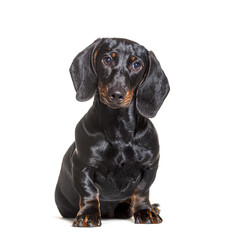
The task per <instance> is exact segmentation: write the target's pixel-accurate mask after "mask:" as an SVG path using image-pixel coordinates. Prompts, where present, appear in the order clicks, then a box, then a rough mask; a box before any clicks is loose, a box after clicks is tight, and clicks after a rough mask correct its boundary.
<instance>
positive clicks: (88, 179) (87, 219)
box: [72, 165, 101, 227]
mask: <svg viewBox="0 0 240 240" xmlns="http://www.w3.org/2000/svg"><path fill="white" fill-rule="evenodd" d="M93 174H94V172H93V169H92V168H91V167H90V168H88V167H85V168H83V169H82V170H79V166H75V165H74V166H73V181H74V186H75V189H76V190H77V192H78V194H79V196H80V201H79V212H78V213H77V216H76V218H75V219H74V221H73V224H72V225H73V226H74V227H98V226H101V213H100V201H99V191H98V189H97V188H96V186H95V184H94V182H93Z"/></svg>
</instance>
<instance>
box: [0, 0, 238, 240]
mask: <svg viewBox="0 0 240 240" xmlns="http://www.w3.org/2000/svg"><path fill="white" fill-rule="evenodd" d="M237 3H238V1H231V0H228V1H221V0H219V1H210V0H208V1H203V0H202V1H193V0H191V1H186V0H184V1H173V0H168V1H151V0H147V1H141V0H138V1H130V0H126V1H125V0H121V1H120V0H119V1H113V0H112V1H105V0H102V1H91V0H88V1H71V0H68V1H61V0H59V1H50V0H49V1H43V0H42V1H23V0H22V1H11V0H9V1H1V3H0V24H1V28H0V31H1V36H0V41H1V43H0V84H1V85H0V104H1V108H0V111H1V118H0V121H1V124H0V138H1V139H0V141H1V142H0V147H1V153H0V161H1V165H0V166H1V168H0V178H1V179H0V184H1V186H0V187H1V188H0V193H1V196H0V221H1V223H0V224H1V225H0V226H1V230H0V235H2V236H1V239H50V238H52V239H72V238H74V239H134V238H138V239H139V238H141V239H146V238H148V239H150V238H156V237H157V238H159V239H231V240H232V239H239V238H240V231H239V226H240V220H239V219H240V206H239V205H240V191H239V183H240V176H239V171H240V168H239V167H240V164H239V161H240V153H239V152H240V149H239V140H240V139H239V138H240V137H239V136H240V128H239V122H240V116H239V103H240V94H239V91H240V83H239V82H240V68H239V67H240V66H239V64H240V47H239V45H240V33H239V29H240V26H239V23H240V14H239V6H238V4H237ZM98 37H122V38H128V39H131V40H134V41H136V42H138V43H140V44H142V45H144V46H145V47H146V48H147V49H149V50H153V52H154V53H155V54H156V56H157V58H158V59H159V61H160V62H161V65H162V68H163V69H164V71H165V73H166V75H167V76H168V78H169V82H170V86H171V91H170V94H169V95H168V97H167V99H166V101H165V102H164V104H163V106H162V108H161V109H160V111H159V113H158V115H157V117H155V119H153V122H154V124H155V126H156V128H157V130H158V133H159V138H160V143H161V161H160V166H159V171H158V175H157V178H156V180H155V182H154V184H153V186H152V188H151V200H152V202H153V203H154V202H159V203H160V204H161V216H162V218H163V223H162V224H160V225H135V224H133V220H122V221H120V220H103V222H102V227H101V228H94V229H82V228H81V229H79V228H72V227H71V221H70V220H63V219H62V218H61V217H60V214H59V212H58V210H57V208H56V206H55V203H54V188H55V184H56V182H57V178H58V174H59V170H60V166H61V161H62V157H63V155H64V153H65V152H66V150H67V149H68V147H69V146H70V144H71V143H72V142H73V140H74V128H75V125H76V124H77V122H78V121H79V120H80V119H81V117H82V116H83V115H84V113H86V112H87V110H88V109H89V107H90V106H91V104H92V101H89V102H85V103H80V102H77V101H76V100H75V91H74V88H73V85H72V82H71V78H70V74H69V71H68V69H69V67H70V64H71V62H72V60H73V58H74V57H75V56H76V55H77V53H78V52H80V51H81V50H83V49H84V48H85V47H87V46H88V45H89V44H91V43H92V42H93V41H94V40H95V39H96V38H98Z"/></svg>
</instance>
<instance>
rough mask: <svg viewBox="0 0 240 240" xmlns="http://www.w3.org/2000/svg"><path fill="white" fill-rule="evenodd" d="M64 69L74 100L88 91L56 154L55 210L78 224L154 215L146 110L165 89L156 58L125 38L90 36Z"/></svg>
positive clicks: (149, 112) (153, 160)
mask: <svg viewBox="0 0 240 240" xmlns="http://www.w3.org/2000/svg"><path fill="white" fill-rule="evenodd" d="M70 73H71V76H72V80H73V83H74V87H75V89H76V91H77V100H79V101H86V100H88V99H90V98H91V97H92V96H94V95H95V97H94V103H93V106H92V107H91V108H90V110H89V111H88V112H87V114H86V115H85V116H84V117H83V118H82V119H81V120H80V122H79V123H78V124H77V126H76V130H75V142H74V143H73V144H72V145H71V147H70V148H69V149H68V151H67V153H66V154H65V156H64V158H63V163H62V167H61V171H60V175H59V179H58V183H57V186H56V190H55V201H56V204H57V207H58V209H59V211H60V213H61V215H62V216H63V217H69V218H75V219H74V221H73V226H80V227H82V226H83V227H91V226H100V225H101V218H129V217H131V216H132V215H134V217H135V223H160V222H161V221H162V220H161V218H160V216H159V209H158V208H157V207H156V205H151V203H150V201H149V188H150V186H151V184H152V183H153V181H154V179H155V176H156V171H157V168H158V161H159V143H158V136H157V133H156V131H155V128H154V126H153V124H152V123H151V121H150V120H149V119H148V118H149V117H153V116H155V115H156V113H157V111H158V110H159V108H160V106H161V104H162V103H163V101H164V99H165V97H166V96H167V94H168V92H169V84H168V80H167V78H166V76H165V74H164V72H163V70H162V69H161V67H160V64H159V62H158V60H157V59H156V57H155V55H154V54H153V53H152V52H148V51H147V50H146V49H145V48H144V47H143V46H141V45H139V44H137V43H135V42H132V41H130V40H126V39H117V38H115V39H111V38H104V39H97V40H96V41H95V42H94V43H93V44H91V45H90V46H89V47H88V48H86V49H85V50H84V51H83V52H81V53H79V54H78V55H77V56H76V58H75V59H74V61H73V63H72V65H71V68H70Z"/></svg>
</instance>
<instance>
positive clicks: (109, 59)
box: [103, 57, 112, 65]
mask: <svg viewBox="0 0 240 240" xmlns="http://www.w3.org/2000/svg"><path fill="white" fill-rule="evenodd" d="M111 61H112V59H111V58H110V57H105V58H104V59H103V62H104V64H106V65H109V64H110V63H111Z"/></svg>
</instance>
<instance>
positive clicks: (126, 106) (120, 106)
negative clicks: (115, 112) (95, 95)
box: [100, 98, 131, 109]
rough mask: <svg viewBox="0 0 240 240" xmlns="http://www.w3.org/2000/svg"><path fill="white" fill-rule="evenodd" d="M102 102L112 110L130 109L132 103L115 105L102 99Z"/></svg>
mask: <svg viewBox="0 0 240 240" xmlns="http://www.w3.org/2000/svg"><path fill="white" fill-rule="evenodd" d="M100 101H101V102H102V103H103V104H105V105H107V106H108V107H109V108H111V109H119V108H128V107H129V106H130V103H131V102H124V103H120V104H115V103H112V102H110V101H107V100H106V99H105V98H103V99H102V98H100Z"/></svg>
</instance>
